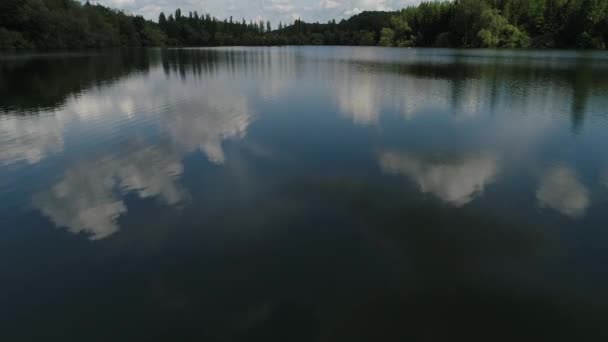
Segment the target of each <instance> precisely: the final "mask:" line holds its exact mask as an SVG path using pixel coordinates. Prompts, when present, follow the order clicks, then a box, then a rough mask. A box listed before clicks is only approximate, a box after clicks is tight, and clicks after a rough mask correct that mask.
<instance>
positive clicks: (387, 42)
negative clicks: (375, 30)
mask: <svg viewBox="0 0 608 342" xmlns="http://www.w3.org/2000/svg"><path fill="white" fill-rule="evenodd" d="M378 44H379V45H380V46H393V45H394V44H395V31H393V30H392V29H390V28H388V27H385V28H383V29H382V31H380V42H379V43H378Z"/></svg>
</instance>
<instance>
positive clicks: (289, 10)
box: [82, 0, 421, 26]
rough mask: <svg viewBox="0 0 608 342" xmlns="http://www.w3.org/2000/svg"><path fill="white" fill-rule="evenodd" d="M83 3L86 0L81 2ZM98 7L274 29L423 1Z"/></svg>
mask: <svg viewBox="0 0 608 342" xmlns="http://www.w3.org/2000/svg"><path fill="white" fill-rule="evenodd" d="M82 1H84V0H82ZM91 2H97V3H99V4H102V5H105V6H108V7H112V8H118V9H121V10H124V11H126V12H128V13H132V14H141V15H143V16H144V17H146V18H147V19H151V20H154V21H156V20H157V19H158V14H159V13H160V12H161V11H163V12H165V14H167V15H168V14H169V13H173V12H174V11H175V9H176V8H180V9H181V10H182V13H186V14H187V13H188V12H189V11H192V12H194V11H198V13H199V14H206V13H209V14H211V15H212V16H216V17H218V18H222V19H223V18H229V17H230V16H232V17H234V18H235V20H236V19H239V20H240V19H242V18H245V19H246V20H247V21H249V20H250V19H251V20H270V21H271V22H272V23H273V26H276V25H277V24H278V22H279V21H281V22H283V23H285V22H287V23H292V22H293V21H294V20H295V19H297V18H301V19H302V20H304V21H307V22H315V21H319V22H327V21H328V20H331V19H337V20H340V19H342V18H348V17H350V16H352V15H354V14H357V13H360V12H362V11H365V10H377V11H390V10H396V9H401V8H403V7H406V6H408V5H415V4H418V3H420V2H421V0H96V1H91Z"/></svg>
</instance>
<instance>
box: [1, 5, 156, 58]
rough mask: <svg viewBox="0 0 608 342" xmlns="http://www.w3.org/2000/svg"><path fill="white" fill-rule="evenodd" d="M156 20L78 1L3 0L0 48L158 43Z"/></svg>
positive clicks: (143, 44)
mask: <svg viewBox="0 0 608 342" xmlns="http://www.w3.org/2000/svg"><path fill="white" fill-rule="evenodd" d="M165 41H166V36H165V34H164V33H163V32H162V31H161V30H160V29H159V27H158V25H157V24H156V23H154V22H151V21H148V20H145V19H144V18H143V17H142V16H131V15H127V14H125V13H123V12H121V11H117V10H113V9H110V8H107V7H104V6H101V5H91V4H90V3H89V2H88V1H87V2H86V3H85V4H81V3H80V2H79V1H75V0H0V48H38V49H66V48H69V49H74V48H100V47H118V46H159V45H163V44H165Z"/></svg>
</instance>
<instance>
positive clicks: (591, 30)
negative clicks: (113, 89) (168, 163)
mask: <svg viewBox="0 0 608 342" xmlns="http://www.w3.org/2000/svg"><path fill="white" fill-rule="evenodd" d="M607 44H608V0H453V1H426V2H422V3H421V4H419V5H418V6H410V7H407V8H404V9H402V10H400V11H396V12H383V11H371V12H363V13H360V14H357V15H355V16H353V17H351V18H349V19H346V20H341V21H340V22H336V20H331V21H329V22H327V23H318V22H316V23H306V22H304V21H302V20H300V19H298V20H295V21H294V22H293V23H291V24H285V23H282V22H281V23H279V25H278V26H276V27H274V28H273V25H272V23H271V22H270V21H256V22H254V21H247V20H245V19H242V20H239V19H234V18H232V17H230V18H227V19H219V18H216V17H212V16H211V15H210V14H204V15H203V14H199V13H198V12H197V11H195V12H188V13H182V11H181V10H180V9H177V10H175V12H174V13H160V14H159V16H158V22H153V21H149V20H145V19H144V18H143V17H141V16H133V15H129V14H126V13H124V12H121V11H118V10H113V9H110V8H107V7H104V6H101V5H91V4H89V3H88V2H87V3H85V4H82V3H80V2H78V1H75V0H2V1H0V48H41V49H52V48H97V47H112V46H164V45H169V46H222V45H381V46H399V47H406V46H421V47H431V46H438V47H491V48H517V47H537V48H543V47H547V48H558V47H562V48H593V49H605V48H606V46H607Z"/></svg>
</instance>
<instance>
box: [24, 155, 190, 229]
mask: <svg viewBox="0 0 608 342" xmlns="http://www.w3.org/2000/svg"><path fill="white" fill-rule="evenodd" d="M182 170H183V166H182V164H181V162H180V161H179V159H178V157H177V156H176V155H174V154H172V153H169V152H167V151H162V150H160V149H156V148H152V147H146V148H141V149H138V150H135V151H133V152H131V153H128V154H126V155H124V156H122V157H120V158H116V157H111V156H110V157H102V158H100V159H97V160H94V161H89V162H83V163H80V164H78V165H76V166H74V167H72V168H69V169H68V170H67V171H66V172H65V173H64V175H63V177H62V179H61V180H60V181H59V182H57V183H56V184H55V185H53V186H51V188H50V189H49V190H47V191H45V192H42V193H40V194H38V195H37V196H35V197H34V200H33V202H34V206H35V207H36V208H38V209H39V210H40V211H41V212H42V213H43V214H44V215H45V216H47V217H49V218H50V219H51V220H52V221H53V222H54V223H55V225H57V226H59V227H66V228H67V229H68V231H70V232H72V233H75V234H78V233H85V234H88V235H89V236H90V239H91V240H100V239H103V238H106V237H108V236H110V235H112V234H114V233H116V232H117V231H118V230H119V227H118V223H117V222H116V221H117V219H118V217H120V216H121V215H123V214H125V213H127V207H126V205H125V203H124V202H123V200H122V196H123V195H124V194H127V193H131V192H132V193H136V194H137V195H138V196H139V197H141V198H148V197H158V198H159V199H160V200H161V201H162V202H164V203H165V204H170V205H172V204H177V203H179V202H180V201H182V200H183V199H184V198H185V194H186V193H185V190H183V189H182V188H181V187H179V186H178V185H177V184H176V178H177V177H178V176H179V175H180V174H181V173H182Z"/></svg>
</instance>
